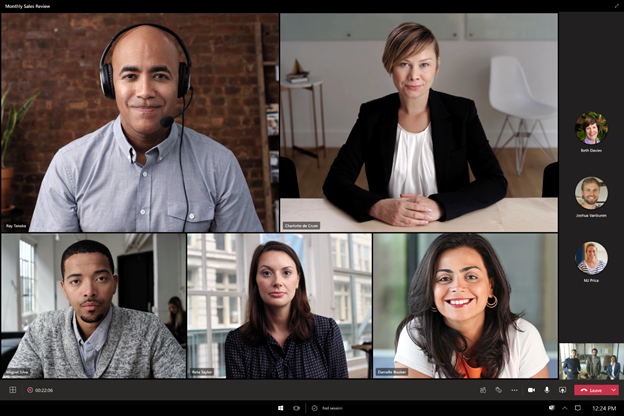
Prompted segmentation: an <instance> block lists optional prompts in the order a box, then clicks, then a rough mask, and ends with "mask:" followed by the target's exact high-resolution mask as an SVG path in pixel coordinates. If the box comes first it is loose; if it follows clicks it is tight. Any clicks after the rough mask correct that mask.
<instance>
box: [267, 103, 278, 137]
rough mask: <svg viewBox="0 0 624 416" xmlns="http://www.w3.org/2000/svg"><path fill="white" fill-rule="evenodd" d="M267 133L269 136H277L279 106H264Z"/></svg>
mask: <svg viewBox="0 0 624 416" xmlns="http://www.w3.org/2000/svg"><path fill="white" fill-rule="evenodd" d="M266 119H267V133H268V135H269V136H279V104H277V103H275V104H268V105H267V106H266Z"/></svg>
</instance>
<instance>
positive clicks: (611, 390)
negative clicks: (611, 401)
mask: <svg viewBox="0 0 624 416" xmlns="http://www.w3.org/2000/svg"><path fill="white" fill-rule="evenodd" d="M619 394H620V386H619V385H617V384H616V385H606V384H605V385H602V384H592V385H579V384H575V385H574V395H575V396H617V395H619Z"/></svg>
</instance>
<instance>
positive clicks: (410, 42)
mask: <svg viewBox="0 0 624 416" xmlns="http://www.w3.org/2000/svg"><path fill="white" fill-rule="evenodd" d="M429 45H433V48H434V50H435V54H436V62H437V59H438V58H439V57H440V47H439V46H438V41H437V39H436V37H435V36H434V35H433V33H432V32H431V31H430V30H429V29H427V28H426V27H425V26H423V25H421V24H419V23H413V22H406V23H401V24H400V25H398V26H397V27H395V28H394V29H393V30H392V32H390V34H389V35H388V39H387V40H386V47H385V48H384V53H383V56H382V58H381V61H382V62H383V65H384V68H385V69H386V71H387V72H388V73H389V74H390V73H392V68H393V67H394V66H395V65H396V64H397V63H398V62H400V61H402V60H403V59H405V58H407V57H410V56H412V55H415V54H417V53H418V52H420V51H421V50H422V49H424V48H426V47H428V46H429Z"/></svg>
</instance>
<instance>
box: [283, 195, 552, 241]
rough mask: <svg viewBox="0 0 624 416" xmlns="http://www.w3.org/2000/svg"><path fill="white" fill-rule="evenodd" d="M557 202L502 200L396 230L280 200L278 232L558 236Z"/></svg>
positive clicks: (317, 204) (320, 202)
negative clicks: (552, 234)
mask: <svg viewBox="0 0 624 416" xmlns="http://www.w3.org/2000/svg"><path fill="white" fill-rule="evenodd" d="M557 206H558V198H504V199H502V200H500V201H498V202H497V203H495V204H493V205H491V206H489V207H487V208H484V209H480V210H477V211H473V212H471V213H469V214H466V215H463V216H461V217H458V218H455V219H452V220H450V221H444V222H439V221H433V222H430V223H429V224H427V225H421V226H415V227H397V226H393V225H389V224H386V223H384V222H382V221H379V220H376V219H374V220H371V221H365V222H358V221H356V220H355V219H353V217H351V216H350V215H349V214H347V213H346V212H344V211H342V210H341V209H340V208H338V207H337V206H335V205H334V204H332V203H331V202H329V201H328V200H327V199H324V198H301V199H280V231H281V232H291V233H296V232H321V233H323V232H325V233H327V232H349V233H355V232H375V233H382V232H424V233H427V232H435V233H438V232H524V233H530V232H535V233H538V232H539V233H547V232H557Z"/></svg>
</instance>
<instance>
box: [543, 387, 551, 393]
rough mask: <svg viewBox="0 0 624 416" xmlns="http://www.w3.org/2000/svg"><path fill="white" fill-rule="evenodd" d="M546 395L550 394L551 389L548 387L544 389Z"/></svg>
mask: <svg viewBox="0 0 624 416" xmlns="http://www.w3.org/2000/svg"><path fill="white" fill-rule="evenodd" d="M544 393H547V394H548V393H550V389H549V388H548V386H546V388H545V389H544Z"/></svg>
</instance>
